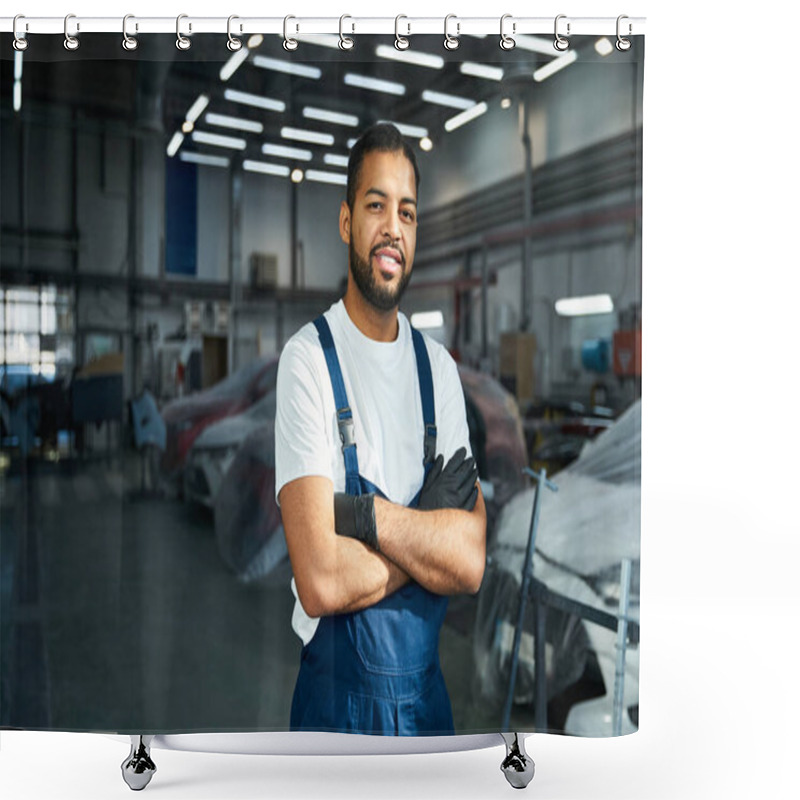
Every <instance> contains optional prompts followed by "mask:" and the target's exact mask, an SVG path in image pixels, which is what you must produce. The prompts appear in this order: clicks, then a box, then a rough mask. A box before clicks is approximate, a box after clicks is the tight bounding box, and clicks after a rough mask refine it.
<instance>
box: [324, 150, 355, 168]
mask: <svg viewBox="0 0 800 800" xmlns="http://www.w3.org/2000/svg"><path fill="white" fill-rule="evenodd" d="M322 160H323V161H324V162H325V163H326V164H327V165H328V166H330V167H346V166H347V165H348V164H349V163H350V159H349V158H348V157H347V156H337V155H336V154H335V153H325V155H324V156H323V157H322Z"/></svg>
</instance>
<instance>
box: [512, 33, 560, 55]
mask: <svg viewBox="0 0 800 800" xmlns="http://www.w3.org/2000/svg"><path fill="white" fill-rule="evenodd" d="M514 41H515V42H516V43H517V45H516V46H517V47H519V49H520V50H527V51H528V52H530V53H541V54H542V55H543V56H552V55H553V40H552V39H544V38H542V37H541V36H529V35H527V34H521V35H518V36H515V37H514Z"/></svg>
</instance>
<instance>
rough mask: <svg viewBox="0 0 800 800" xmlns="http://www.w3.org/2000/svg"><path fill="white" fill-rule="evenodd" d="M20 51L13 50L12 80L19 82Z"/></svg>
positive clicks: (20, 78)
mask: <svg viewBox="0 0 800 800" xmlns="http://www.w3.org/2000/svg"><path fill="white" fill-rule="evenodd" d="M22 55H23V51H22V50H15V51H14V80H15V81H21V80H22Z"/></svg>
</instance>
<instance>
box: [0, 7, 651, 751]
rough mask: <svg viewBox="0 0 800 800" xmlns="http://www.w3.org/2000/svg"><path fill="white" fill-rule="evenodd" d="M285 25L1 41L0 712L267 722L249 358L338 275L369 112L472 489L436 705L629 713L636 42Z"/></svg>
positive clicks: (149, 723)
mask: <svg viewBox="0 0 800 800" xmlns="http://www.w3.org/2000/svg"><path fill="white" fill-rule="evenodd" d="M294 24H295V23H294V22H293V21H292V20H291V19H287V21H286V22H285V25H284V34H283V35H276V34H274V33H272V34H267V35H261V34H258V33H250V34H242V33H241V32H238V33H237V28H236V24H235V21H233V22H232V23H231V26H232V27H231V28H230V30H231V35H230V36H228V37H226V36H225V35H224V34H213V35H212V34H206V33H198V32H196V31H189V29H188V26H184V27H183V28H181V22H180V20H178V24H177V31H176V33H147V34H144V33H140V34H138V35H137V31H136V23H135V19H133V20H129V21H128V22H127V23H126V26H125V40H126V41H127V42H128V45H127V46H122V47H121V46H120V45H121V42H122V41H123V35H122V33H121V32H120V33H117V34H112V33H80V32H78V31H76V30H75V28H74V27H73V28H70V27H69V23H67V37H66V39H65V38H64V37H63V36H59V35H48V36H31V37H30V41H29V44H28V46H27V47H26V48H25V49H19V50H17V49H15V48H14V47H13V46H12V42H13V39H14V37H15V35H14V34H10V33H4V34H3V35H2V37H0V70H1V71H0V109H1V112H2V116H1V118H0V126H1V127H0V139H1V140H2V162H0V180H1V181H2V186H1V187H0V222H1V223H2V240H1V241H0V257H1V259H2V286H0V320H1V321H2V322H1V324H0V328H1V329H2V340H0V347H1V348H2V352H1V353H0V370H2V372H1V373H0V375H1V376H2V453H1V454H0V458H2V462H1V463H0V488H1V490H2V492H1V497H0V505H1V507H0V511H1V512H2V526H0V537H1V539H0V567H1V570H0V676H1V677H2V681H0V727H2V728H14V729H27V730H58V731H106V732H107V731H112V732H118V733H132V734H135V733H139V732H142V731H147V732H152V733H165V734H166V733H200V732H225V731H238V732H246V731H276V732H281V731H288V730H289V729H290V712H291V703H292V696H293V692H294V689H295V683H296V680H297V676H298V670H299V667H300V663H301V657H302V652H303V646H304V642H303V640H302V638H301V636H300V635H299V633H298V627H299V626H298V624H297V614H298V608H297V605H298V603H299V600H297V598H296V594H295V593H294V592H293V591H292V588H291V582H292V575H293V565H292V561H291V559H290V558H289V555H288V551H287V545H286V537H285V534H284V529H283V526H282V519H281V513H280V509H279V507H278V504H277V502H276V496H275V489H276V487H275V460H276V453H275V448H276V444H275V427H274V424H275V416H276V406H277V401H276V381H277V370H278V362H279V359H280V356H281V353H282V351H283V348H284V346H285V344H286V342H287V341H288V340H289V339H290V338H291V337H292V336H293V335H294V334H295V333H297V331H299V330H300V329H301V328H302V327H303V326H304V325H306V324H307V323H309V322H310V321H312V320H313V319H315V318H316V317H318V316H319V315H320V314H321V313H323V312H324V311H326V310H327V309H328V308H329V307H330V306H331V305H332V304H334V303H336V302H337V301H338V300H339V299H340V298H341V296H342V294H343V293H344V291H345V289H346V286H347V278H348V260H347V259H348V251H347V247H346V245H345V244H344V243H343V242H342V238H341V236H340V231H339V217H340V210H341V207H342V203H343V201H344V200H345V199H346V188H347V165H348V157H349V153H350V151H351V149H352V147H353V144H354V143H355V141H356V140H357V139H358V138H359V136H360V135H361V133H362V132H363V131H364V130H365V129H366V128H367V127H368V126H370V125H372V124H374V123H379V122H381V123H390V124H392V125H394V126H395V127H396V128H397V130H398V131H399V132H400V134H401V135H402V136H403V137H404V138H405V140H406V141H407V142H408V144H409V146H410V148H411V149H412V151H413V153H414V155H415V158H416V161H417V164H418V168H419V173H420V182H419V189H418V197H417V210H418V221H417V229H416V255H415V258H414V262H413V275H412V278H411V280H410V282H409V284H408V289H407V292H406V294H405V295H404V296H403V299H402V302H401V306H400V308H401V312H402V313H403V314H404V315H405V316H406V317H407V318H408V319H409V320H410V322H411V324H412V325H413V326H415V327H416V328H418V329H419V330H421V331H423V333H424V334H425V335H426V336H428V337H429V340H430V341H431V342H432V343H435V344H436V346H441V347H442V348H443V349H444V350H446V351H447V352H448V353H449V354H450V356H451V357H452V359H453V360H454V361H455V363H456V364H457V372H458V377H459V379H460V382H461V388H460V390H459V392H460V393H461V392H463V397H464V415H465V418H466V425H467V427H468V430H469V445H470V450H471V452H472V455H473V456H474V458H475V460H476V465H477V470H478V475H479V480H480V485H481V490H482V494H483V497H484V499H485V504H486V516H487V524H486V565H485V569H484V572H483V580H482V583H481V586H480V589H479V591H478V592H477V594H456V595H454V596H452V597H450V598H449V602H448V605H447V609H446V614H445V616H444V621H443V624H442V626H441V630H440V632H439V634H438V659H439V662H440V664H441V671H442V675H443V677H444V682H445V684H446V687H447V692H448V695H449V700H450V704H451V706H452V717H453V730H454V732H455V734H475V733H487V732H497V731H500V730H525V731H540V732H553V733H566V734H572V735H581V736H596V737H601V736H612V735H620V734H625V733H630V732H633V731H635V730H636V729H637V727H638V653H639V624H638V622H639V578H638V576H639V563H640V558H639V553H640V549H639V542H640V525H639V504H640V466H639V465H640V437H639V431H640V418H641V417H640V405H641V401H640V398H641V370H642V365H641V331H642V307H641V223H642V218H641V177H642V176H641V156H642V90H643V64H644V42H643V37H640V36H639V37H631V39H630V42H631V44H630V47H628V48H627V49H626V48H625V47H616V46H615V44H617V43H618V40H617V39H616V38H615V37H614V35H613V34H612V33H610V32H609V33H608V35H569V34H568V33H567V30H566V27H564V26H562V28H561V31H560V34H559V33H558V31H559V28H558V21H556V32H557V35H556V39H555V44H557V45H558V46H554V37H553V35H548V36H545V35H530V34H522V33H516V32H515V29H513V26H512V23H511V22H509V23H508V25H507V26H506V29H505V33H504V34H503V39H502V41H503V42H504V43H505V44H504V46H498V42H499V41H500V36H499V35H498V34H497V33H496V32H495V33H491V34H489V33H485V34H484V35H468V34H466V33H464V32H463V30H462V29H461V28H460V27H459V26H458V21H457V20H450V22H449V27H448V23H445V25H444V28H443V33H439V34H436V35H434V34H429V33H426V34H416V35H415V34H414V32H413V30H412V31H410V34H411V35H408V34H409V31H408V30H407V28H406V27H404V26H403V22H402V20H398V21H397V34H396V36H392V35H373V34H358V32H355V33H353V30H352V27H350V26H348V23H347V20H343V22H342V23H341V25H342V27H341V34H340V35H336V34H333V35H331V34H324V35H323V34H315V35H312V34H307V35H302V34H300V33H298V29H297V27H293V26H294ZM15 30H17V31H21V30H22V22H20V23H18V27H17V28H16V29H15ZM17 38H19V37H17ZM443 40H445V41H447V42H449V43H450V46H449V47H448V46H443ZM71 41H77V42H78V46H74V45H71V44H70V42H71ZM131 41H133V42H136V45H131V44H130V42H131ZM237 41H238V42H239V44H238V47H237V45H236V42H237ZM512 41H513V46H512V44H511V42H512ZM65 42H66V44H67V46H66V47H65ZM176 42H177V46H176ZM184 42H188V43H189V46H186V44H184ZM228 42H230V43H231V47H230V48H228V47H226V44H227V43H228ZM348 42H352V43H353V44H352V46H351V47H349V46H348ZM404 42H407V46H406V45H405V43H404ZM454 42H456V43H457V46H453V43H454ZM295 44H296V47H293V45H295ZM341 44H344V47H342V46H340V45H341ZM396 44H397V46H395V45H396ZM284 45H287V46H284ZM409 266H410V265H409ZM430 346H431V347H433V346H434V345H433V344H431V345H430ZM357 436H358V432H356V437H357ZM534 509H535V510H536V513H534ZM426 732H430V733H435V732H436V731H425V730H422V731H420V733H426Z"/></svg>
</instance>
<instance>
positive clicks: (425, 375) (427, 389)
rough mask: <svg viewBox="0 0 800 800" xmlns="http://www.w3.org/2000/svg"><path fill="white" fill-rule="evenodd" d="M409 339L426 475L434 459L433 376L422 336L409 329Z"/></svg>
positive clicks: (413, 329)
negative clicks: (419, 404) (416, 379)
mask: <svg viewBox="0 0 800 800" xmlns="http://www.w3.org/2000/svg"><path fill="white" fill-rule="evenodd" d="M411 338H412V339H413V340H414V353H415V354H416V356H417V375H418V376H419V393H420V397H421V399H422V419H423V421H424V423H425V439H424V445H423V452H424V458H423V464H425V474H426V475H427V472H428V467H429V465H430V464H432V463H433V460H434V459H435V458H436V409H435V406H434V402H433V376H432V375H431V362H430V359H429V358H428V348H427V347H426V346H425V340H424V339H423V338H422V334H421V333H420V332H419V331H418V330H417V329H416V328H411Z"/></svg>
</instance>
